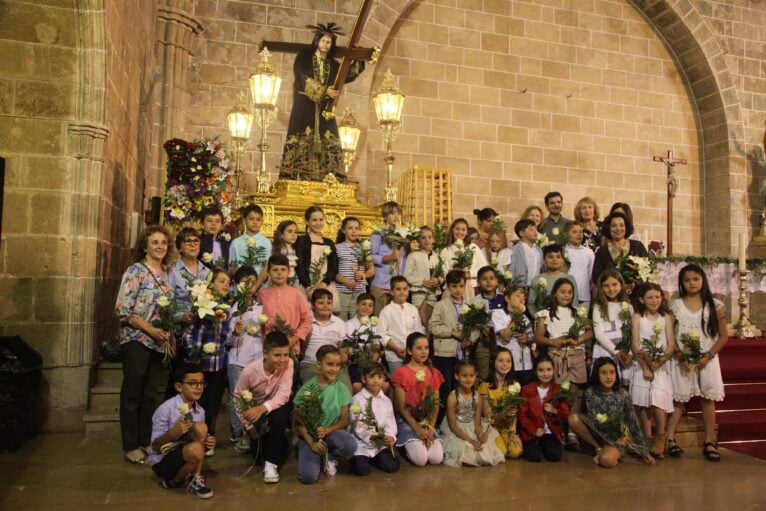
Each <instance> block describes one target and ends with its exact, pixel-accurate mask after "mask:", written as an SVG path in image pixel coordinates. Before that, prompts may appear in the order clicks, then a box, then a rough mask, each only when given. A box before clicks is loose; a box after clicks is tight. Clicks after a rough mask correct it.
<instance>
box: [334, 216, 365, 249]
mask: <svg viewBox="0 0 766 511" xmlns="http://www.w3.org/2000/svg"><path fill="white" fill-rule="evenodd" d="M351 222H356V223H358V224H359V227H361V226H362V222H360V221H359V219H358V218H357V217H355V216H347V217H346V218H344V219H343V221H342V222H341V223H340V229H338V235H337V236H336V237H335V243H343V242H344V241H346V233H344V232H343V230H344V229H345V228H346V226H347V225H348V224H349V223H351Z"/></svg>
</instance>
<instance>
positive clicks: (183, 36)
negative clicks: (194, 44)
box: [157, 5, 205, 51]
mask: <svg viewBox="0 0 766 511" xmlns="http://www.w3.org/2000/svg"><path fill="white" fill-rule="evenodd" d="M157 17H158V18H159V21H160V24H161V25H160V30H159V33H158V34H157V36H158V42H159V43H160V44H167V45H172V46H178V47H181V48H183V49H184V50H186V51H191V41H192V38H191V37H190V35H198V34H201V33H202V32H204V31H205V27H203V26H202V23H201V22H200V21H199V20H198V19H197V18H195V17H194V16H192V15H191V14H189V13H188V12H186V11H184V10H182V9H178V8H176V7H171V6H169V5H161V6H159V7H158V8H157ZM163 25H164V27H163ZM179 28H180V30H179Z"/></svg>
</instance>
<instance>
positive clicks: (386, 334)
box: [376, 275, 425, 373]
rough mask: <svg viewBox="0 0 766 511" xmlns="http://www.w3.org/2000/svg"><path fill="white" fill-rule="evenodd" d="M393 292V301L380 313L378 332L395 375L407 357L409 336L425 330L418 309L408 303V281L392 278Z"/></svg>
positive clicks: (402, 278)
mask: <svg viewBox="0 0 766 511" xmlns="http://www.w3.org/2000/svg"><path fill="white" fill-rule="evenodd" d="M391 292H392V294H393V301H392V302H391V303H389V304H388V305H386V306H385V307H383V310H381V311H380V321H379V323H378V330H379V332H380V336H381V338H382V341H381V343H382V344H383V347H384V348H385V350H386V362H387V363H388V370H389V371H390V372H391V373H393V372H394V371H396V370H397V369H398V368H399V367H400V366H401V365H402V359H404V358H405V357H406V355H407V350H406V349H405V340H406V339H407V336H408V335H409V334H411V333H412V332H420V333H424V332H425V329H424V328H423V324H422V323H421V322H420V314H418V309H417V308H416V307H415V306H414V305H412V304H411V303H407V296H408V295H409V293H410V286H409V284H408V283H407V279H406V278H404V277H403V276H401V275H397V276H396V277H392V278H391ZM376 301H377V299H376Z"/></svg>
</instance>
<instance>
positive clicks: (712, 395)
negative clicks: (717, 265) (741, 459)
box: [667, 264, 729, 461]
mask: <svg viewBox="0 0 766 511" xmlns="http://www.w3.org/2000/svg"><path fill="white" fill-rule="evenodd" d="M678 294H679V298H678V299H677V300H675V301H674V302H673V304H672V305H671V306H670V310H671V311H672V312H673V316H674V317H675V319H676V329H677V330H676V332H675V333H676V335H675V338H676V339H678V347H679V350H680V351H681V352H682V353H688V352H689V347H688V346H687V345H686V343H687V342H688V341H687V339H689V337H690V336H692V337H693V336H694V334H695V333H696V334H697V335H698V336H699V346H700V349H701V351H702V353H703V355H702V358H700V359H699V361H698V362H696V363H690V362H688V361H683V360H680V356H678V355H677V357H676V359H675V360H672V361H671V363H670V373H671V378H672V381H673V400H674V401H675V404H674V407H673V415H672V417H671V418H670V421H669V423H668V431H667V434H668V454H669V455H670V456H672V457H673V458H679V457H680V456H681V454H682V453H683V450H682V449H681V448H680V447H679V446H678V444H677V443H676V441H675V434H676V428H678V423H679V421H680V420H681V417H682V415H683V410H684V406H683V403H688V402H689V401H690V400H691V398H692V397H694V396H699V397H700V400H701V402H702V418H703V420H704V423H705V444H704V447H703V449H702V454H703V455H704V456H705V458H707V459H708V460H710V461H720V459H721V455H720V453H719V452H718V444H717V443H716V436H715V430H716V427H715V401H723V398H724V390H723V379H722V378H721V366H720V364H719V362H718V358H717V357H716V355H718V353H720V351H721V350H722V349H723V348H724V346H726V342H727V340H728V338H729V332H728V330H727V328H726V319H725V316H724V314H725V311H724V306H723V304H722V303H721V302H719V301H718V300H716V299H714V298H713V293H712V292H711V291H710V286H709V285H708V281H707V275H705V272H704V270H703V269H702V268H701V267H699V266H697V265H696V264H689V265H687V266H684V267H683V268H682V269H681V271H680V272H679V274H678Z"/></svg>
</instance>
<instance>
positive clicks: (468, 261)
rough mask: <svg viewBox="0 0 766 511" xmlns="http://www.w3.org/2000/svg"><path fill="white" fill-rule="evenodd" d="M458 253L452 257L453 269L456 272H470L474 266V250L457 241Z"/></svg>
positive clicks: (461, 241)
mask: <svg viewBox="0 0 766 511" xmlns="http://www.w3.org/2000/svg"><path fill="white" fill-rule="evenodd" d="M455 247H457V252H455V255H454V256H453V257H452V268H453V269H454V270H468V269H470V268H471V266H472V265H473V248H471V245H470V244H469V245H466V244H465V243H463V240H455Z"/></svg>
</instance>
